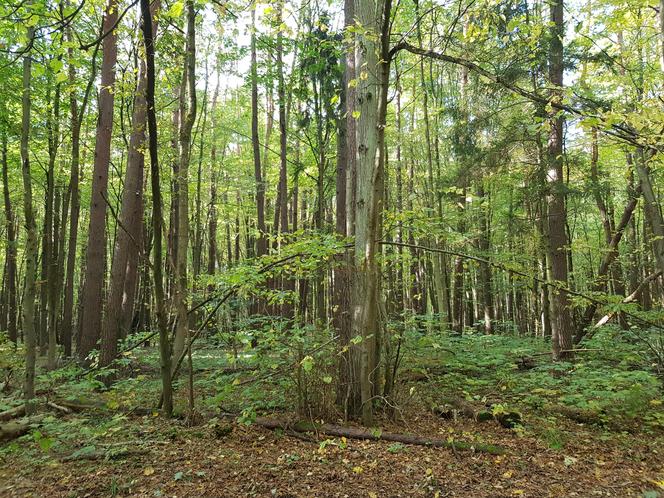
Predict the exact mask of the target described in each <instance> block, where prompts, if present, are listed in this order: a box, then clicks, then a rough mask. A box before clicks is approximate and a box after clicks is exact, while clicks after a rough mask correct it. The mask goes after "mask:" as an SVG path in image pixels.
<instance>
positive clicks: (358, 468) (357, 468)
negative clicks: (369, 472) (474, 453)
mask: <svg viewBox="0 0 664 498" xmlns="http://www.w3.org/2000/svg"><path fill="white" fill-rule="evenodd" d="M363 470H364V469H363V468H362V467H360V466H359V465H358V466H357V467H353V472H355V473H356V474H361V473H362V471H363Z"/></svg>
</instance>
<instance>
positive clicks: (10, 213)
mask: <svg viewBox="0 0 664 498" xmlns="http://www.w3.org/2000/svg"><path fill="white" fill-rule="evenodd" d="M7 169H8V164H7V130H6V129H5V128H3V130H2V192H3V198H4V204H5V224H6V230H7V245H6V248H5V261H6V263H7V272H6V275H5V278H6V280H7V332H8V334H9V340H10V341H12V342H14V343H16V341H17V339H18V333H17V318H18V317H17V313H18V312H17V309H16V230H15V229H14V222H15V219H14V210H13V208H12V202H11V197H10V196H9V175H8V172H7Z"/></svg>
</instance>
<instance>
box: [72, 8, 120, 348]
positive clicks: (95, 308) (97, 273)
mask: <svg viewBox="0 0 664 498" xmlns="http://www.w3.org/2000/svg"><path fill="white" fill-rule="evenodd" d="M117 21H118V6H117V2H116V0H109V2H108V4H107V6H106V10H105V12H104V21H103V29H104V33H107V32H109V34H108V35H107V36H106V37H105V38H104V39H103V41H102V64H101V90H100V92H99V119H98V121H97V135H96V136H97V141H96V143H95V161H94V170H93V178H92V196H91V202H90V224H89V228H88V240H87V247H86V267H85V282H84V284H83V285H84V290H83V295H82V297H83V303H82V304H83V306H82V313H81V338H80V347H79V350H78V357H79V359H80V360H82V361H85V360H86V358H87V357H88V355H89V354H90V351H92V350H93V349H94V348H95V347H96V345H97V341H98V340H99V336H100V333H101V318H102V311H103V304H102V297H103V290H104V276H105V275H104V273H105V272H104V268H105V264H104V263H105V261H104V260H105V253H106V250H105V249H106V202H107V197H108V196H107V192H108V167H109V163H110V160H111V134H112V131H113V103H114V100H115V94H114V91H113V86H114V84H115V63H116V61H117V55H118V47H117V34H116V30H115V27H116V26H115V25H116V23H117Z"/></svg>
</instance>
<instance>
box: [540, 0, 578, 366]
mask: <svg viewBox="0 0 664 498" xmlns="http://www.w3.org/2000/svg"><path fill="white" fill-rule="evenodd" d="M563 10H564V9H563V0H554V1H553V2H551V4H550V7H549V12H550V21H551V27H550V33H549V83H550V84H551V86H552V87H553V88H552V90H551V97H550V98H551V101H553V102H557V103H560V102H561V101H562V98H563V37H564V35H565V31H564V23H563ZM548 120H549V143H548V146H547V161H546V163H545V165H546V168H547V177H546V178H547V184H548V192H547V204H548V206H547V207H548V212H549V216H548V219H549V230H548V234H549V240H548V243H549V244H548V253H549V264H550V265H551V278H552V280H553V281H554V282H556V283H558V284H560V285H562V286H565V287H567V285H568V283H569V282H568V271H567V246H568V240H567V233H566V226H567V208H566V206H565V189H566V187H565V183H564V178H563V127H564V124H565V118H564V117H563V116H562V114H561V113H560V112H559V111H558V110H556V109H552V110H550V111H549V116H548ZM551 305H552V306H551V340H552V352H553V357H554V358H555V359H561V358H564V357H566V356H569V353H564V352H563V351H568V350H570V349H571V347H572V333H573V330H574V325H573V324H572V314H571V312H570V302H569V296H568V294H567V292H565V291H564V290H562V289H555V290H554V292H553V295H552V296H551Z"/></svg>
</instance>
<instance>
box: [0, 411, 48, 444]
mask: <svg viewBox="0 0 664 498" xmlns="http://www.w3.org/2000/svg"><path fill="white" fill-rule="evenodd" d="M43 418H44V416H43V415H37V416H35V417H30V418H27V419H25V420H21V421H13V422H8V423H6V424H2V425H0V441H1V442H6V441H11V440H13V439H16V438H17V437H21V436H23V435H24V434H27V433H28V432H30V429H31V428H33V427H34V426H36V425H37V424H39V423H40V422H41V421H42V419H43Z"/></svg>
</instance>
